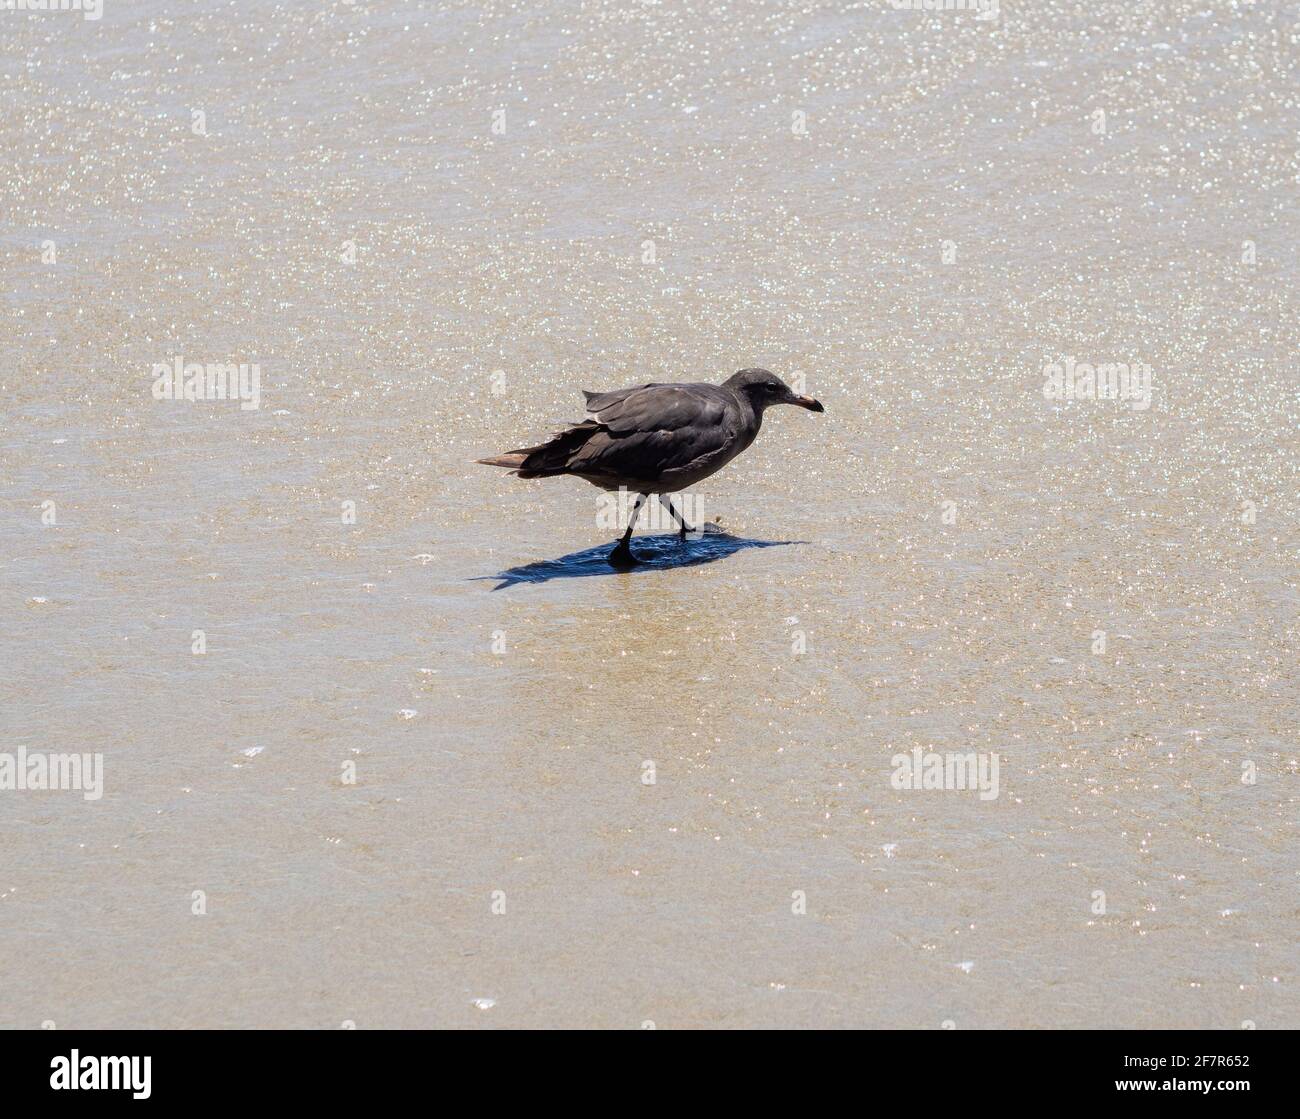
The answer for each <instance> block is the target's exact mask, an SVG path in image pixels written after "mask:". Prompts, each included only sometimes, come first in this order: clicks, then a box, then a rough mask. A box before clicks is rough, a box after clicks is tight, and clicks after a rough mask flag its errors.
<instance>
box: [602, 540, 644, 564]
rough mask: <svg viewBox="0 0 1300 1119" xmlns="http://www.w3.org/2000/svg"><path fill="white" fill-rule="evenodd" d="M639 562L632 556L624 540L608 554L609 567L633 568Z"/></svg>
mask: <svg viewBox="0 0 1300 1119" xmlns="http://www.w3.org/2000/svg"><path fill="white" fill-rule="evenodd" d="M639 562H640V560H638V559H637V558H636V556H634V555H633V554H632V549H631V548H629V547H628V546H627V541H626V540H620V541H619V542H618V544H616V545H615V546H614V550H613V551H612V552H610V553H609V566H610V567H635V566H636V565H637V564H638V563H639Z"/></svg>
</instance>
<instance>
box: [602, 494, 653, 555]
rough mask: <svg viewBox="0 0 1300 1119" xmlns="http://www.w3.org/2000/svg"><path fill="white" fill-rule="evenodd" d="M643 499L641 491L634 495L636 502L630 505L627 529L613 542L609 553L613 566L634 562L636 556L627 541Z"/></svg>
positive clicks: (630, 535) (644, 496)
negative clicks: (630, 510) (630, 512)
mask: <svg viewBox="0 0 1300 1119" xmlns="http://www.w3.org/2000/svg"><path fill="white" fill-rule="evenodd" d="M645 499H646V495H645V494H643V493H639V494H637V495H636V504H635V505H633V506H632V515H631V516H630V517H628V519H627V531H626V532H625V533H623V539H622V540H620V541H619V542H618V543H617V544H615V545H614V550H613V551H612V552H610V553H609V562H610V564H611V565H612V566H613V567H631V566H632V565H633V564H635V563H636V556H634V555H633V554H632V549H631V548H630V547H629V546H628V541H629V540H631V539H632V529H633V528H634V527H635V526H636V515H637V514H638V513H639V512H641V506H642V504H643V503H644V502H645Z"/></svg>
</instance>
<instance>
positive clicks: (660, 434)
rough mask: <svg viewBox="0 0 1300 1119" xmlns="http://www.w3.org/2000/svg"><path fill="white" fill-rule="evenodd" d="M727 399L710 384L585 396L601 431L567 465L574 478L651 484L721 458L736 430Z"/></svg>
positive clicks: (588, 439)
mask: <svg viewBox="0 0 1300 1119" xmlns="http://www.w3.org/2000/svg"><path fill="white" fill-rule="evenodd" d="M728 403H729V402H728V400H727V397H726V395H725V394H723V393H722V392H720V391H719V390H718V389H717V388H716V387H715V386H713V385H642V386H640V387H639V388H634V389H625V390H623V391H621V392H609V393H599V394H597V393H588V394H587V407H588V410H589V414H590V416H591V418H592V420H594V421H595V422H597V423H598V424H600V428H601V429H600V430H598V431H595V432H593V433H592V434H591V435H590V436H589V437H588V438H587V440H586V442H585V443H584V444H583V445H582V447H581V448H580V449H578V451H577V453H576V454H574V455H573V457H572V458H571V459H570V460H569V463H568V468H569V470H570V471H571V472H573V473H575V474H600V475H608V476H613V477H624V478H641V479H647V480H649V479H654V478H657V477H659V476H660V475H661V474H663V473H664V472H665V471H669V470H681V469H684V468H686V467H688V466H690V465H692V464H693V463H697V462H700V461H701V460H704V459H708V458H712V457H714V456H716V455H718V454H721V453H724V452H725V451H726V450H727V449H728V447H729V446H730V445H731V443H732V440H733V439H734V438H735V436H736V433H737V430H738V422H737V417H736V416H735V415H733V414H732V413H733V412H734V411H735V408H734V405H733V406H732V407H730V408H729V407H728Z"/></svg>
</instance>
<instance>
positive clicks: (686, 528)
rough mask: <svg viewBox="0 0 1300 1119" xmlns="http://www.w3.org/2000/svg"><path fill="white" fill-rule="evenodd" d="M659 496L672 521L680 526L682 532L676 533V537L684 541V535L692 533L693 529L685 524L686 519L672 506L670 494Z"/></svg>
mask: <svg viewBox="0 0 1300 1119" xmlns="http://www.w3.org/2000/svg"><path fill="white" fill-rule="evenodd" d="M659 496H660V497H662V498H663V501H664V504H665V505H667V506H668V512H669V513H671V514H672V518H673V520H675V521H676V522H677V523H678V524H679V525H681V528H682V531H681V532H680V533H678V535H679V536H680V537H681V538H682V539H683V540H685V539H686V534H687V533H688V532H690V533H694V532H695V529H693V528H691V527H690V525H688V524H687V523H686V518H685V517H683V516H682V515H681V514H680V513H679V512H677V507H676V506H675V505H674V504H673V496H672V494H660V495H659Z"/></svg>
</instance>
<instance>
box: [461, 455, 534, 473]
mask: <svg viewBox="0 0 1300 1119" xmlns="http://www.w3.org/2000/svg"><path fill="white" fill-rule="evenodd" d="M527 457H528V456H527V455H526V454H524V453H523V452H522V451H511V452H510V453H509V454H508V455H497V457H496V458H476V459H475V460H474V461H475V462H478V463H482V464H483V465H484V466H504V467H507V468H509V469H511V470H515V469H518V468H519V467H521V466H523V464H524V459H526V458H527Z"/></svg>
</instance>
